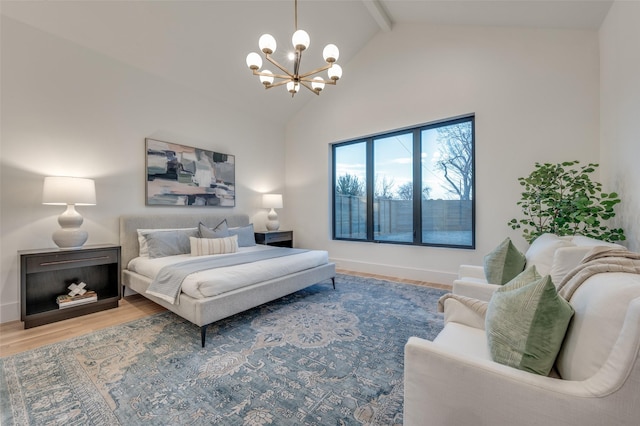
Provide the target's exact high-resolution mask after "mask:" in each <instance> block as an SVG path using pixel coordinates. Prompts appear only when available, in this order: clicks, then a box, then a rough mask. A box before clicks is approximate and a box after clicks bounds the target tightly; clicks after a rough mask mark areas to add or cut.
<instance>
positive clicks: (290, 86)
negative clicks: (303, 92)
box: [287, 81, 300, 93]
mask: <svg viewBox="0 0 640 426" xmlns="http://www.w3.org/2000/svg"><path fill="white" fill-rule="evenodd" d="M299 88H300V83H296V82H295V81H290V82H288V83H287V90H288V91H289V93H298V89H299Z"/></svg>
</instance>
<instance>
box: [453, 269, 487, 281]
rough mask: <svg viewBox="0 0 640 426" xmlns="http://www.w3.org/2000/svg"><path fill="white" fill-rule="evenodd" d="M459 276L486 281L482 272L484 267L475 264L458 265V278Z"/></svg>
mask: <svg viewBox="0 0 640 426" xmlns="http://www.w3.org/2000/svg"><path fill="white" fill-rule="evenodd" d="M461 278H478V279H480V280H484V281H485V282H486V281H487V279H486V276H485V274H484V268H483V267H482V266H477V265H460V268H459V269H458V279H461Z"/></svg>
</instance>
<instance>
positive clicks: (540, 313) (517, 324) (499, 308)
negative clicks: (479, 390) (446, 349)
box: [485, 269, 573, 376]
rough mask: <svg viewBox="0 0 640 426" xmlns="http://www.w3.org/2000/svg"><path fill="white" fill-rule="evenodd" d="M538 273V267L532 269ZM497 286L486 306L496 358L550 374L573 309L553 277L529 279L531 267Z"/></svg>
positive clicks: (490, 337)
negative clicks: (552, 279) (559, 290)
mask: <svg viewBox="0 0 640 426" xmlns="http://www.w3.org/2000/svg"><path fill="white" fill-rule="evenodd" d="M533 272H534V273H535V270H534V271H533ZM521 275H522V277H518V278H516V279H514V280H513V281H512V282H510V283H508V284H507V285H505V286H503V287H501V288H499V289H497V290H496V291H495V293H494V294H493V296H492V297H491V300H490V301H489V306H488V307H487V315H486V318H485V329H486V332H487V340H488V343H489V350H490V351H491V357H492V359H493V360H494V361H496V362H498V363H500V364H505V365H508V366H511V367H514V368H518V369H520V370H524V371H528V372H531V373H536V374H541V375H544V376H546V375H548V374H549V372H550V371H551V368H552V367H553V364H554V362H555V359H556V356H557V355H558V352H559V351H560V347H561V345H562V341H563V339H564V336H565V333H566V331H567V326H568V325H569V321H570V320H571V317H572V315H573V308H572V307H571V305H569V303H568V302H567V301H566V300H564V299H563V298H562V297H560V296H559V295H558V293H557V291H556V287H555V286H554V285H553V282H552V281H551V278H550V277H549V276H548V275H546V276H544V277H543V278H539V279H534V280H533V281H529V280H530V279H531V277H532V276H534V277H535V274H532V273H531V271H530V270H529V269H527V271H525V272H523V274H521Z"/></svg>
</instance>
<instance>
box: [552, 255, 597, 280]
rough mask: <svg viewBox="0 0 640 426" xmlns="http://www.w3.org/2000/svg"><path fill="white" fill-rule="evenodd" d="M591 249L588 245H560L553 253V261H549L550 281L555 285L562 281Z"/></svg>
mask: <svg viewBox="0 0 640 426" xmlns="http://www.w3.org/2000/svg"><path fill="white" fill-rule="evenodd" d="M591 250H593V247H589V246H582V247H579V246H571V247H560V248H559V249H557V250H556V252H555V253H554V254H553V262H552V263H551V271H550V272H549V275H551V281H553V283H554V284H555V285H556V287H557V286H558V285H559V284H560V283H561V282H562V280H563V279H564V277H565V276H566V275H567V274H568V273H569V272H570V271H571V270H573V269H574V268H575V267H576V266H578V265H579V264H580V263H582V259H583V258H584V257H585V256H586V255H587V253H589V252H590V251H591Z"/></svg>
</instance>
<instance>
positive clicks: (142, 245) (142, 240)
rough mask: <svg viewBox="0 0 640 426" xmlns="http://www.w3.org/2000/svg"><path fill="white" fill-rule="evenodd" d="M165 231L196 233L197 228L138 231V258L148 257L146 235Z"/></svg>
mask: <svg viewBox="0 0 640 426" xmlns="http://www.w3.org/2000/svg"><path fill="white" fill-rule="evenodd" d="M165 231H185V232H189V233H190V232H191V231H198V228H166V229H165V228H156V229H138V230H137V232H138V256H141V257H149V246H148V245H147V235H149V234H150V233H152V232H165Z"/></svg>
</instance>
